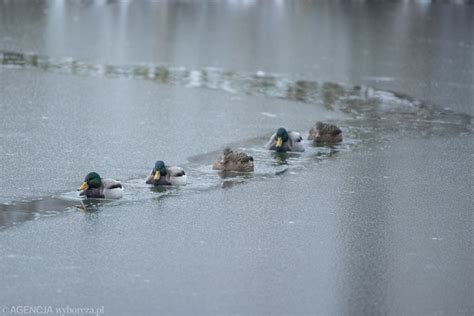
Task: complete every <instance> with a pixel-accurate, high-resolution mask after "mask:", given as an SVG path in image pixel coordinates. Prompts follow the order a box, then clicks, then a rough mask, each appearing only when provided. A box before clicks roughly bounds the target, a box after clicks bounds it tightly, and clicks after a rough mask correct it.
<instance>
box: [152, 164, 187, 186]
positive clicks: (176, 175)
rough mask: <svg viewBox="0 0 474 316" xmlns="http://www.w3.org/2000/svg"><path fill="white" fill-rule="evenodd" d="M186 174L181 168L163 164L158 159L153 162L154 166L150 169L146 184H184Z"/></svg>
mask: <svg viewBox="0 0 474 316" xmlns="http://www.w3.org/2000/svg"><path fill="white" fill-rule="evenodd" d="M187 179H188V176H187V175H186V172H185V171H184V169H183V168H181V167H177V166H165V164H164V162H163V161H161V160H159V161H157V162H156V163H155V168H153V169H152V170H151V173H150V175H149V176H148V177H147V178H146V180H145V183H146V184H153V185H154V186H161V185H185V184H186V183H187Z"/></svg>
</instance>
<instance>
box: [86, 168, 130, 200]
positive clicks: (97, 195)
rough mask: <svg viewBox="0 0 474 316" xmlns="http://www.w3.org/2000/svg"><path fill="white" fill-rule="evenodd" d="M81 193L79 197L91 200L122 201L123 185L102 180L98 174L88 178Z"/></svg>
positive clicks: (94, 173)
mask: <svg viewBox="0 0 474 316" xmlns="http://www.w3.org/2000/svg"><path fill="white" fill-rule="evenodd" d="M79 191H81V193H79V196H85V197H87V198H89V199H120V198H122V196H123V186H122V183H120V182H119V181H116V180H114V179H102V178H100V176H99V174H97V173H96V172H91V173H89V174H88V175H87V176H86V178H85V180H84V182H83V183H82V185H81V187H80V188H79Z"/></svg>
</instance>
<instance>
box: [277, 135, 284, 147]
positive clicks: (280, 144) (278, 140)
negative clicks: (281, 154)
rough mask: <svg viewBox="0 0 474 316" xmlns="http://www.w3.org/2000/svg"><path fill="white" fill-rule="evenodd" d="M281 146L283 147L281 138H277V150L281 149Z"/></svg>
mask: <svg viewBox="0 0 474 316" xmlns="http://www.w3.org/2000/svg"><path fill="white" fill-rule="evenodd" d="M282 146H283V138H281V137H278V138H277V143H276V147H277V148H281V147H282Z"/></svg>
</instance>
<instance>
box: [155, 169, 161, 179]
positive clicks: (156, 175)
mask: <svg viewBox="0 0 474 316" xmlns="http://www.w3.org/2000/svg"><path fill="white" fill-rule="evenodd" d="M160 177H161V174H160V172H159V171H157V172H155V176H154V177H153V180H155V181H158V180H160Z"/></svg>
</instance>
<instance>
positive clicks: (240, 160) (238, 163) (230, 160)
mask: <svg viewBox="0 0 474 316" xmlns="http://www.w3.org/2000/svg"><path fill="white" fill-rule="evenodd" d="M212 169H214V170H222V171H238V172H252V171H253V169H254V164H253V157H252V156H250V155H247V154H246V153H243V152H237V151H235V152H234V151H232V150H231V149H230V148H226V149H224V152H223V153H222V155H221V156H220V157H219V158H218V160H217V161H216V162H214V163H213V164H212Z"/></svg>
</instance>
